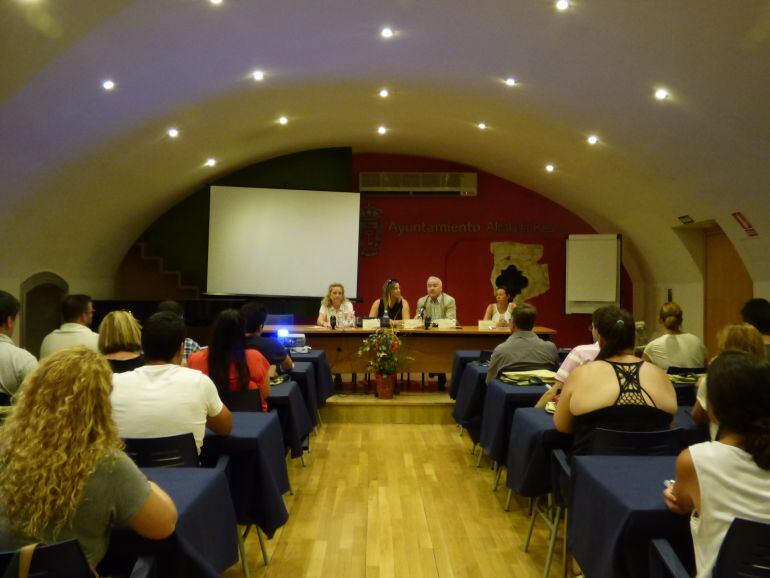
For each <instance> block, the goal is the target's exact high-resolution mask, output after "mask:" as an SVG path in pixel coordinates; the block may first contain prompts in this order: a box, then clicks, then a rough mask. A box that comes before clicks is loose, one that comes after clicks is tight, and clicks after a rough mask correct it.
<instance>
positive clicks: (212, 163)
mask: <svg viewBox="0 0 770 578" xmlns="http://www.w3.org/2000/svg"><path fill="white" fill-rule="evenodd" d="M216 164H217V159H207V160H206V166H207V167H213V166H215V165H216Z"/></svg>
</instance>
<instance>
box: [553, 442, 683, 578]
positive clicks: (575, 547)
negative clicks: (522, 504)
mask: <svg viewBox="0 0 770 578" xmlns="http://www.w3.org/2000/svg"><path fill="white" fill-rule="evenodd" d="M675 461H676V457H674V456H649V457H648V456H577V457H575V458H573V460H572V477H571V480H570V504H569V508H570V515H569V522H568V524H569V530H568V543H569V547H570V549H571V550H572V553H573V555H574V556H575V559H576V560H577V561H578V562H579V563H580V566H581V567H582V569H583V571H584V573H585V575H586V576H588V577H589V578H594V577H596V578H625V577H637V576H638V577H640V578H641V577H643V576H644V577H646V576H649V567H648V556H647V552H648V549H649V542H650V540H651V539H652V538H666V539H668V540H669V541H671V542H672V544H673V545H674V548H675V550H676V551H677V552H678V553H683V552H684V553H690V554H691V552H692V540H691V538H690V530H689V517H688V516H679V515H676V514H672V513H671V512H670V511H669V510H668V508H667V507H666V504H665V503H664V502H663V480H668V479H672V478H674V469H675V468H674V464H675Z"/></svg>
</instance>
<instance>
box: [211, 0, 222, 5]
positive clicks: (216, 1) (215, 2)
mask: <svg viewBox="0 0 770 578" xmlns="http://www.w3.org/2000/svg"><path fill="white" fill-rule="evenodd" d="M209 2H210V3H211V4H213V5H214V6H219V5H220V4H222V0H209Z"/></svg>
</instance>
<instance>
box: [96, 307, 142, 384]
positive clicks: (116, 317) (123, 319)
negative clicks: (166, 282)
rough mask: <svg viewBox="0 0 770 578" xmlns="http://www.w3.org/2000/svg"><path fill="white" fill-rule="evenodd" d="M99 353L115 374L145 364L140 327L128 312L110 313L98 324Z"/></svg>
mask: <svg viewBox="0 0 770 578" xmlns="http://www.w3.org/2000/svg"><path fill="white" fill-rule="evenodd" d="M99 351H100V352H101V353H102V355H104V357H105V358H106V359H107V361H108V362H109V364H110V367H112V371H114V372H115V373H123V372H124V371H133V370H134V369H136V368H137V367H142V366H143V365H145V364H146V361H145V359H144V356H143V355H142V326H141V325H139V322H138V321H137V320H136V319H135V318H134V316H133V314H132V313H131V312H130V311H111V312H110V313H108V314H107V315H105V316H104V319H102V322H101V323H100V324H99Z"/></svg>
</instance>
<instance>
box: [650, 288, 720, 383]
mask: <svg viewBox="0 0 770 578" xmlns="http://www.w3.org/2000/svg"><path fill="white" fill-rule="evenodd" d="M659 318H660V322H661V323H662V324H663V327H664V328H665V333H664V334H663V335H661V336H660V337H658V338H657V339H653V340H652V341H650V342H649V343H648V344H647V347H645V348H644V355H643V356H642V359H644V360H645V361H649V362H651V363H654V364H655V365H657V366H658V367H660V368H661V369H662V370H663V371H666V370H667V369H668V368H669V367H685V368H693V369H698V368H702V367H706V346H705V345H704V344H703V341H701V339H700V337H698V336H697V335H693V334H692V333H684V332H683V331H682V308H681V307H680V306H679V305H678V304H677V303H674V302H673V301H669V302H668V303H664V304H663V306H662V307H661V308H660V314H659Z"/></svg>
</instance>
